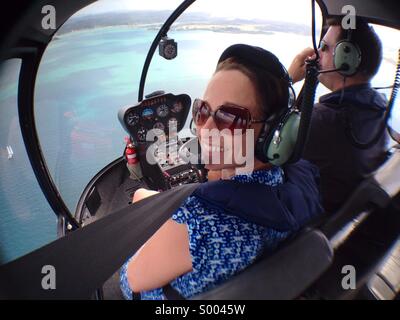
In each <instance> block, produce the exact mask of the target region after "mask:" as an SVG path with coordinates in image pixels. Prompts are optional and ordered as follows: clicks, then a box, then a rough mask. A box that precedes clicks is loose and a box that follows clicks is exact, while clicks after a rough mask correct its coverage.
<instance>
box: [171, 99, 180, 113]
mask: <svg viewBox="0 0 400 320" xmlns="http://www.w3.org/2000/svg"><path fill="white" fill-rule="evenodd" d="M182 109H183V105H182V102H180V101H176V102H175V103H174V104H173V106H172V109H171V111H172V112H173V113H178V112H181V111H182Z"/></svg>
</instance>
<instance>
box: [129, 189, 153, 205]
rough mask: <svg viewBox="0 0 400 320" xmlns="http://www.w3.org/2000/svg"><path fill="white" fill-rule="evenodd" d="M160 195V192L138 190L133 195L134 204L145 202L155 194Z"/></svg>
mask: <svg viewBox="0 0 400 320" xmlns="http://www.w3.org/2000/svg"><path fill="white" fill-rule="evenodd" d="M157 193H159V192H158V191H153V190H147V189H145V188H140V189H137V190H136V192H135V193H134V195H133V199H132V203H135V202H138V201H140V200H143V199H144V198H148V197H151V196H154V195H155V194H157Z"/></svg>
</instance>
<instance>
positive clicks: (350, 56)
mask: <svg viewBox="0 0 400 320" xmlns="http://www.w3.org/2000/svg"><path fill="white" fill-rule="evenodd" d="M351 34H352V30H351V29H348V30H347V39H344V40H341V41H339V42H338V43H337V44H336V46H335V49H334V51H333V64H334V67H335V69H338V72H339V73H340V74H341V75H343V76H346V77H349V76H352V75H354V74H355V73H357V71H358V67H359V66H360V64H361V50H360V48H359V47H358V45H357V44H356V43H354V42H353V41H352V40H351Z"/></svg>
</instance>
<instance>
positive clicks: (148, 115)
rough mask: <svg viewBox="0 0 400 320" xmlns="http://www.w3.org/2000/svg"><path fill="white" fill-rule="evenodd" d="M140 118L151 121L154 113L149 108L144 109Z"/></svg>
mask: <svg viewBox="0 0 400 320" xmlns="http://www.w3.org/2000/svg"><path fill="white" fill-rule="evenodd" d="M142 118H143V119H144V120H151V119H153V118H154V111H153V110H152V109H150V108H146V109H144V110H143V112H142Z"/></svg>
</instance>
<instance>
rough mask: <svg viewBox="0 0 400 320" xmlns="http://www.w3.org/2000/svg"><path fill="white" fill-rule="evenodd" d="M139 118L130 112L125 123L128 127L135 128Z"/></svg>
mask: <svg viewBox="0 0 400 320" xmlns="http://www.w3.org/2000/svg"><path fill="white" fill-rule="evenodd" d="M139 119H140V117H139V116H138V115H137V114H135V113H134V112H131V113H129V114H128V116H127V118H126V121H127V122H128V125H130V126H135V125H137V124H138V122H139Z"/></svg>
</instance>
